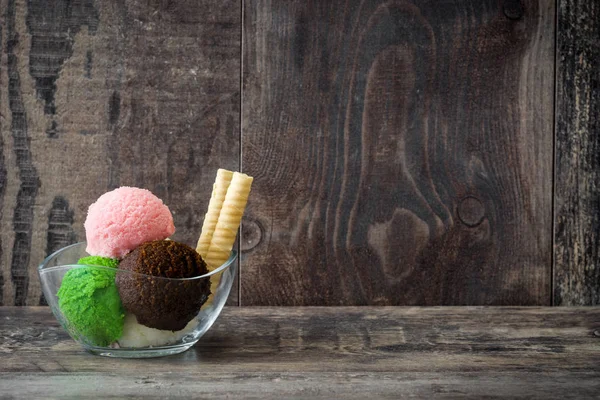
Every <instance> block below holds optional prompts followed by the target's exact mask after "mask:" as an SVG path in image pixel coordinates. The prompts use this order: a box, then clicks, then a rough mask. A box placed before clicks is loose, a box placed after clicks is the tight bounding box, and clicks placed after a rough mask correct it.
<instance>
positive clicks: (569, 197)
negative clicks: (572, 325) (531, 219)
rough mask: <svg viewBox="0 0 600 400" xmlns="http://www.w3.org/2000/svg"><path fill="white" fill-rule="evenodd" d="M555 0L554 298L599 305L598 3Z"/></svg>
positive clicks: (599, 110) (599, 58)
mask: <svg viewBox="0 0 600 400" xmlns="http://www.w3.org/2000/svg"><path fill="white" fill-rule="evenodd" d="M558 4H559V8H558V31H557V35H558V38H557V44H558V47H557V52H558V54H557V76H556V185H555V204H556V227H555V231H554V234H555V238H556V241H555V250H554V251H555V254H556V259H555V267H554V283H555V285H554V303H555V304H556V305H600V257H599V256H600V134H599V133H600V5H599V4H598V2H595V1H585V0H560V1H559V2H558Z"/></svg>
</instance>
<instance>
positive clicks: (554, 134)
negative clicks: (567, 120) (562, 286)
mask: <svg viewBox="0 0 600 400" xmlns="http://www.w3.org/2000/svg"><path fill="white" fill-rule="evenodd" d="M558 13H559V0H556V1H555V2H554V91H553V93H554V96H553V99H552V101H553V106H554V113H553V114H552V200H551V207H550V208H551V210H552V223H551V224H550V226H551V232H550V234H551V235H552V237H551V240H550V243H551V244H552V247H551V249H550V251H551V254H550V305H551V306H553V307H554V306H555V303H554V285H555V284H554V271H555V270H556V265H555V264H556V253H555V249H556V244H555V241H556V235H555V233H556V142H557V140H558V137H557V132H558V129H557V124H558V119H557V118H556V117H557V113H558V102H557V97H558V93H557V91H558V61H559V60H558V33H559V32H558Z"/></svg>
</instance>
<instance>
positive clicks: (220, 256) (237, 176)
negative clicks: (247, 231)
mask: <svg viewBox="0 0 600 400" xmlns="http://www.w3.org/2000/svg"><path fill="white" fill-rule="evenodd" d="M253 180H254V178H252V177H251V176H248V175H246V174H242V173H239V172H234V173H233V177H232V179H231V183H230V184H229V188H227V194H226V195H225V201H224V202H223V205H222V207H221V213H220V214H219V219H218V221H217V225H216V226H215V230H214V232H213V235H212V239H211V241H210V246H209V248H208V252H207V253H206V257H203V258H204V261H206V264H208V266H209V269H211V268H213V269H214V268H217V267H219V266H220V265H222V264H223V263H224V262H225V261H227V259H228V258H229V255H230V253H231V249H232V248H233V244H234V242H235V238H236V236H237V231H238V228H239V227H240V223H241V221H242V216H243V215H244V210H245V209H246V203H247V202H248V196H249V195H250V188H251V186H252V181H253Z"/></svg>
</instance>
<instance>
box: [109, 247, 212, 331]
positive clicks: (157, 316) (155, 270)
mask: <svg viewBox="0 0 600 400" xmlns="http://www.w3.org/2000/svg"><path fill="white" fill-rule="evenodd" d="M119 270H124V271H132V272H137V273H139V274H144V275H138V274H130V273H127V272H121V273H117V277H116V280H115V282H116V285H117V288H118V290H119V295H120V296H121V302H122V303H123V307H124V308H125V309H126V310H127V311H129V312H130V313H132V314H133V315H135V316H136V318H137V321H138V322H139V323H140V324H142V325H145V326H148V327H150V328H155V329H163V330H172V331H178V330H180V329H183V328H184V327H185V326H186V324H187V323H188V322H189V321H190V320H191V319H192V318H194V317H195V316H196V315H197V314H198V312H199V311H200V307H202V305H203V304H204V303H205V302H206V299H207V298H208V296H209V295H210V280H209V278H201V279H187V280H180V278H193V277H197V276H200V275H204V274H206V273H208V269H207V267H206V263H205V262H204V261H203V260H202V257H200V255H199V254H198V253H197V252H196V250H194V249H193V248H191V247H189V246H187V245H185V244H183V243H178V242H175V241H172V240H155V241H152V242H146V243H143V244H142V245H140V246H139V247H137V248H136V249H135V250H133V251H132V252H130V253H129V254H127V255H126V256H125V257H124V258H123V259H122V260H121V262H120V264H119ZM169 278H170V279H169Z"/></svg>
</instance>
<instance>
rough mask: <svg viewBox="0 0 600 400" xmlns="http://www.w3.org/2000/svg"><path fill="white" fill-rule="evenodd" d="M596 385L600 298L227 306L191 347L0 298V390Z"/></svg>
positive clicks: (238, 394) (174, 392)
mask: <svg viewBox="0 0 600 400" xmlns="http://www.w3.org/2000/svg"><path fill="white" fill-rule="evenodd" d="M42 397H43V398H60V399H66V398H106V397H111V398H150V397H155V398H168V397H194V398H235V399H237V398H256V399H287V398H326V399H334V398H351V399H352V398H356V399H365V398H368V399H373V398H390V399H392V398H403V397H417V398H477V399H479V398H483V397H489V398H542V399H547V398H577V399H581V398H600V308H598V307H595V308H592V307H590V308H513V307H511V308H486V307H434V308H416V307H413V308H400V307H384V308H371V307H362V308H357V307H343V308H226V309H225V310H224V312H223V314H222V315H221V317H220V318H219V320H218V321H217V323H216V324H215V326H214V327H213V328H212V329H211V330H210V331H209V332H208V333H207V334H206V335H205V336H204V337H203V338H202V339H201V340H200V342H199V343H198V344H197V345H196V346H195V347H194V348H192V349H191V350H189V351H187V352H186V353H183V354H180V355H176V356H171V357H166V358H157V359H146V360H121V359H109V358H103V357H98V356H93V355H91V354H88V353H86V352H84V351H82V350H81V349H80V348H79V346H78V345H77V344H76V343H75V342H73V341H72V340H71V339H70V338H69V337H68V336H67V334H66V333H65V332H63V331H62V329H61V328H60V327H59V326H58V324H57V323H56V321H55V319H54V317H53V316H52V314H51V312H50V310H49V309H48V308H44V307H0V398H3V399H4V398H42Z"/></svg>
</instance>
